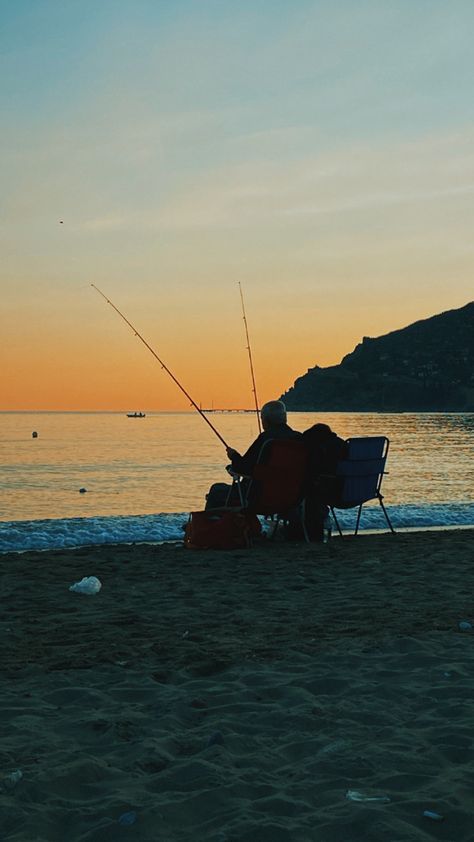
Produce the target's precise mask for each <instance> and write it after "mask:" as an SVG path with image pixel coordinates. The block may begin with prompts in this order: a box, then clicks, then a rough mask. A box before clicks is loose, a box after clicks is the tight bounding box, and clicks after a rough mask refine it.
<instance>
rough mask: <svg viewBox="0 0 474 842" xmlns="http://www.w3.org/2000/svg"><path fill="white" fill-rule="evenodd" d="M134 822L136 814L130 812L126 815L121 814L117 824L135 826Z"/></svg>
mask: <svg viewBox="0 0 474 842" xmlns="http://www.w3.org/2000/svg"><path fill="white" fill-rule="evenodd" d="M136 820H137V814H136V812H135V810H130V811H129V812H128V813H122V815H121V816H119V820H118V822H119V824H125V825H129V824H135V822H136Z"/></svg>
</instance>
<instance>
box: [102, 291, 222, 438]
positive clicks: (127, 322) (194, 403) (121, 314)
mask: <svg viewBox="0 0 474 842" xmlns="http://www.w3.org/2000/svg"><path fill="white" fill-rule="evenodd" d="M91 287H93V288H94V289H95V291H96V292H98V293H99V295H101V296H102V298H103V299H104V300H105V301H106V302H107V304H110V306H111V307H112V308H113V309H114V310H115V312H116V313H118V314H119V316H120V318H121V319H123V320H124V322H125V323H126V324H127V325H128V326H129V327H130V328H131V329H132V330H133V332H134V334H135V336H137V337H138V339H140V341H141V342H143V344H144V345H145V347H146V348H148V350H149V351H150V352H151V353H152V354H153V356H154V357H155V360H158V362H159V364H160V365H161V367H162V368H164V370H165V371H166V373H167V374H169V376H170V377H171V379H172V380H174V382H175V383H176V385H177V386H178V388H179V389H181V391H182V392H183V394H184V395H186V397H187V399H188V400H189V401H190V402H191V405H192V406H194V409H197V411H198V412H199V415H200V416H201V417H202V418H204V421H205V422H206V424H208V425H209V427H210V428H211V430H212V431H213V432H214V433H215V434H216V436H217V438H218V439H219V440H220V441H221V442H222V444H223V445H224V447H225V448H228V446H229V445H228V444H227V442H226V441H224V439H223V438H222V436H221V434H220V433H219V432H218V431H217V430H216V428H215V427H214V425H213V424H211V422H210V421H209V418H206V416H205V415H204V412H203V411H202V409H200V408H199V406H198V405H197V403H196V402H195V401H193V399H192V397H191V395H190V394H189V393H188V392H187V391H186V389H185V388H184V387H183V386H182V385H181V383H180V382H179V380H177V379H176V377H175V376H174V374H173V372H172V371H170V370H169V368H168V366H167V365H165V363H164V362H163V360H160V358H159V356H158V354H157V353H156V351H154V350H153V348H152V347H151V345H149V344H148V342H147V341H146V339H144V338H143V336H142V335H141V333H139V332H138V330H137V329H136V327H134V326H133V325H132V323H131V322H129V321H128V319H127V318H126V317H125V316H124V314H123V313H121V312H120V310H119V309H118V307H116V306H115V304H113V303H112V301H111V300H110V298H107V296H106V295H104V293H103V292H101V290H100V289H99V287H96V285H95V284H91Z"/></svg>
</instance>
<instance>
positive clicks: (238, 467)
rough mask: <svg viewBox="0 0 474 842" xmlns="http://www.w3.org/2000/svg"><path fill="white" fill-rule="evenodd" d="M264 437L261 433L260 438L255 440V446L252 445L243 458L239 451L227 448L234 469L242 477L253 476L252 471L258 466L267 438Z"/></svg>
mask: <svg viewBox="0 0 474 842" xmlns="http://www.w3.org/2000/svg"><path fill="white" fill-rule="evenodd" d="M263 435H264V434H263V433H260V435H259V436H258V438H256V439H255V441H254V442H253V444H251V445H250V447H249V449H248V450H247V452H246V453H244V455H243V456H241V455H240V453H238V452H237V450H233V448H231V447H228V448H227V455H228V457H229V459H230V461H231V465H232V468H233V470H234V471H235V472H236V473H237V474H240V476H242V477H251V476H252V471H253V469H254V467H255V465H256V464H257V459H258V457H259V454H260V450H261V449H262V444H263V442H264V441H266V438H263Z"/></svg>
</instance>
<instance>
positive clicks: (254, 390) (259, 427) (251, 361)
mask: <svg viewBox="0 0 474 842" xmlns="http://www.w3.org/2000/svg"><path fill="white" fill-rule="evenodd" d="M237 283H238V284H239V292H240V300H241V302H242V315H243V320H244V325H245V335H246V337H247V351H248V354H249V363H250V374H251V377H252V392H253V396H254V399H255V409H256V412H257V423H258V432H259V433H261V432H262V426H261V423H260V410H259V408H258V398H257V386H256V384H255V374H254V371H253V360H252V351H251V349H250V338H249V329H248V326H247V316H246V315H245V305H244V296H243V293H242V285H241V283H240V281H238V282H237Z"/></svg>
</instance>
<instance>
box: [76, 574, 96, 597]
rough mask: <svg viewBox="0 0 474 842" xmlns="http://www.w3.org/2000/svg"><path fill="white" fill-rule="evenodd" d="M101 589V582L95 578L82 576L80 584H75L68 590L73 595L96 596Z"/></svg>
mask: <svg viewBox="0 0 474 842" xmlns="http://www.w3.org/2000/svg"><path fill="white" fill-rule="evenodd" d="M101 587H102V582H101V581H100V579H98V578H97V576H84V578H83V579H81V581H80V582H75V583H74V584H73V585H71V587H70V588H69V590H70V591H74V593H85V594H96V593H99V591H100V589H101Z"/></svg>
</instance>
